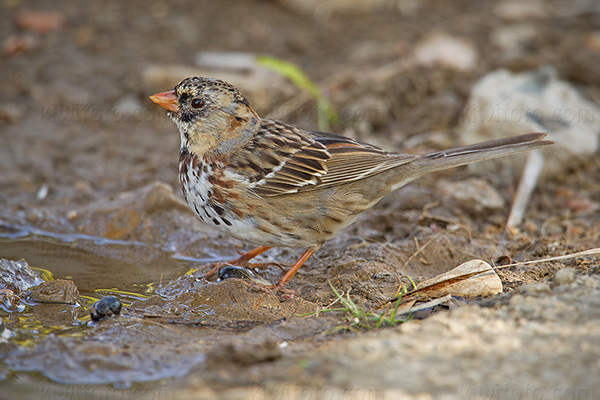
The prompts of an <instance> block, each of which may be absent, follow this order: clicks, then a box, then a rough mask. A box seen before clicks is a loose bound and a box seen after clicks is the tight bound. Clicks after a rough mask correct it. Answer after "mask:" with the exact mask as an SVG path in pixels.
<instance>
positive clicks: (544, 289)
mask: <svg viewBox="0 0 600 400" xmlns="http://www.w3.org/2000/svg"><path fill="white" fill-rule="evenodd" d="M519 293H521V294H524V295H526V296H535V295H537V294H541V293H552V291H551V290H550V285H548V284H547V283H531V284H528V285H523V286H521V287H520V288H519Z"/></svg>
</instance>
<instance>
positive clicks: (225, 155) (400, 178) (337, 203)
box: [150, 78, 553, 287]
mask: <svg viewBox="0 0 600 400" xmlns="http://www.w3.org/2000/svg"><path fill="white" fill-rule="evenodd" d="M150 99H152V101H153V102H155V103H157V104H159V105H161V106H162V107H164V108H166V109H167V110H168V113H167V114H168V115H169V117H170V118H171V119H172V120H173V121H174V122H175V124H176V125H177V128H179V134H180V136H181V150H180V152H179V181H180V182H181V188H182V189H183V194H184V196H185V199H186V201H187V203H188V204H189V205H190V207H191V208H192V210H193V211H194V212H195V213H196V215H197V216H198V217H199V218H200V219H201V220H202V221H204V222H206V223H208V224H211V225H213V226H215V227H216V228H218V229H220V230H222V231H224V232H226V233H228V234H230V235H231V236H233V237H235V238H237V239H242V240H247V241H249V242H252V243H255V244H258V245H261V247H258V248H257V249H255V250H252V251H250V252H248V253H246V254H244V255H242V256H241V257H240V258H238V259H237V260H235V261H233V262H231V263H229V264H231V265H238V266H247V265H248V261H249V260H250V259H251V258H253V257H255V256H257V255H259V254H261V253H263V252H265V251H267V250H268V249H270V248H271V247H274V246H282V247H301V248H305V249H307V250H306V251H305V252H304V254H303V255H302V256H301V257H300V259H299V260H298V261H297V262H296V263H295V264H294V266H293V267H292V268H291V269H290V270H289V271H288V272H287V273H286V274H285V275H284V276H283V278H281V280H280V281H279V283H278V284H277V285H276V287H283V286H285V285H286V284H287V282H289V280H290V279H291V278H292V276H294V274H295V273H296V272H297V271H298V269H299V268H300V267H301V266H302V264H304V263H305V262H306V260H307V259H308V258H309V257H310V256H311V255H312V254H314V252H315V251H317V250H318V249H319V248H320V247H321V246H322V245H323V243H325V242H326V241H327V240H329V239H331V238H332V237H333V236H334V235H335V234H336V233H337V232H338V231H339V230H341V229H343V228H345V227H347V226H348V225H350V224H351V223H352V222H354V220H356V218H357V217H358V215H359V214H360V213H361V212H363V211H365V210H367V209H369V208H371V207H373V206H374V205H375V204H376V203H377V202H378V201H379V200H381V198H382V197H383V196H385V195H387V194H388V193H390V192H392V191H394V190H396V189H398V188H400V187H402V186H404V185H406V184H407V183H409V182H411V181H413V180H414V179H416V178H418V177H420V176H421V175H423V174H426V173H428V172H432V171H440V170H444V169H448V168H453V167H457V166H460V165H465V164H470V163H474V162H477V161H483V160H489V159H492V158H497V157H503V156H506V155H509V154H515V153H519V152H523V151H527V150H532V149H536V148H539V147H543V146H547V145H549V144H552V143H553V142H551V141H547V140H542V139H543V138H544V136H546V135H545V134H543V133H530V134H526V135H521V136H515V137H511V138H506V139H501V140H494V141H490V142H485V143H480V144H476V145H471V146H465V147H459V148H455V149H451V150H445V151H437V152H434V153H429V154H424V155H411V154H400V153H392V152H387V151H385V150H383V149H380V148H379V147H376V146H373V145H370V144H366V143H361V142H358V141H356V140H354V139H350V138H347V137H344V136H340V135H336V134H333V133H324V132H311V131H305V130H303V129H300V128H297V127H295V126H293V125H290V124H286V123H284V122H279V121H273V120H269V119H262V118H261V117H259V116H258V115H257V114H256V112H255V111H254V110H253V109H252V107H251V106H250V104H249V103H248V101H247V100H246V99H245V98H244V96H242V94H241V93H240V92H239V91H238V90H237V89H236V88H235V87H233V86H232V85H230V84H228V83H226V82H223V81H220V80H217V79H209V78H187V79H184V80H183V81H181V82H180V83H179V84H177V86H175V89H174V90H171V91H169V92H164V93H158V94H155V95H153V96H151V97H150Z"/></svg>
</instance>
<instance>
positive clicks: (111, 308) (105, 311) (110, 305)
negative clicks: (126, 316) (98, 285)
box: [90, 296, 121, 321]
mask: <svg viewBox="0 0 600 400" xmlns="http://www.w3.org/2000/svg"><path fill="white" fill-rule="evenodd" d="M120 313H121V300H119V299H118V298H117V297H115V296H106V297H103V298H101V299H100V300H98V301H97V302H95V303H94V304H92V308H91V309H90V316H91V317H92V320H94V321H100V320H101V319H104V318H108V317H112V316H113V315H119V314H120Z"/></svg>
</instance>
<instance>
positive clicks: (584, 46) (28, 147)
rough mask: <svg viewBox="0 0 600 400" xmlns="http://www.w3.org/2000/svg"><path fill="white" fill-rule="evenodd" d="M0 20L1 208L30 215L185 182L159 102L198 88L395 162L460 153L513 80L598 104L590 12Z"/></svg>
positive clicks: (365, 10) (218, 12)
mask: <svg viewBox="0 0 600 400" xmlns="http://www.w3.org/2000/svg"><path fill="white" fill-rule="evenodd" d="M1 7H2V8H1V13H0V37H1V39H2V54H3V56H2V57H1V59H0V69H1V71H2V73H1V75H0V83H1V85H2V88H3V90H2V92H1V93H0V124H1V125H0V135H1V139H2V144H3V146H2V149H1V150H0V151H2V157H0V168H1V169H2V171H3V173H2V177H0V185H1V188H2V201H3V203H4V204H7V205H10V206H11V207H16V208H17V209H19V208H26V207H27V204H29V202H30V201H31V200H35V195H37V193H38V191H39V190H40V188H42V186H43V185H46V186H47V187H48V195H47V196H46V198H45V202H44V203H43V205H48V204H50V203H53V202H55V201H56V202H78V203H79V202H82V201H89V200H90V199H92V198H93V197H94V196H97V195H98V193H99V192H102V193H118V192H121V191H123V190H126V189H131V188H132V187H135V186H139V185H142V184H145V183H148V182H149V181H152V180H155V179H160V180H164V181H167V182H175V181H176V180H175V170H176V168H175V165H176V161H177V160H176V156H175V154H176V153H177V148H178V135H177V134H176V133H175V132H174V130H173V127H172V126H171V125H170V121H168V120H167V119H166V118H164V113H162V111H161V110H159V109H157V107H155V106H153V105H152V104H151V103H150V101H149V100H148V96H149V95H151V94H153V93H155V92H157V91H164V90H168V89H170V88H171V87H172V86H173V85H174V84H176V83H177V82H178V81H179V80H180V79H183V78H185V77H187V76H190V75H205V76H212V77H217V78H222V79H225V80H229V81H231V83H233V84H234V85H237V86H239V87H240V89H241V90H242V92H243V93H244V94H245V95H246V96H247V97H248V98H249V99H250V100H251V102H252V104H253V105H254V107H255V108H256V109H257V110H258V112H259V113H260V114H261V115H262V116H270V117H277V118H280V119H284V120H287V121H289V122H292V123H296V124H299V125H301V126H302V127H304V128H312V129H317V128H319V127H321V128H323V127H328V128H330V130H333V131H335V132H338V133H343V134H346V135H350V136H353V137H357V138H360V139H362V140H370V141H372V142H374V143H376V144H379V145H382V146H385V147H387V148H390V149H394V150H405V149H406V147H409V148H412V149H413V150H414V151H418V150H420V146H421V145H422V144H423V143H424V142H428V144H427V145H426V146H425V147H430V146H433V147H443V146H446V145H452V144H456V143H458V142H461V140H460V138H457V137H456V136H455V134H456V132H455V128H456V127H457V126H458V125H459V124H460V123H461V116H464V112H465V105H466V104H467V102H468V100H469V96H470V94H471V89H472V87H473V86H474V85H475V84H476V82H477V81H478V80H479V79H480V78H482V77H484V76H485V75H486V74H487V73H489V72H491V71H494V70H497V69H501V68H506V69H509V70H511V71H513V72H519V71H528V70H533V69H536V68H538V67H540V66H546V65H550V66H552V67H553V68H555V69H556V74H557V76H558V77H560V79H563V80H566V81H568V82H569V83H570V84H571V85H574V86H576V87H577V90H579V91H580V92H582V93H583V94H584V95H585V96H586V97H587V98H588V99H590V100H591V101H593V102H596V103H597V102H598V99H600V94H599V89H598V85H599V80H600V75H599V74H598V73H597V65H598V63H599V62H600V30H599V29H600V28H599V21H598V19H599V18H600V17H599V16H598V4H597V3H596V2H595V1H592V0H590V1H585V0H579V1H576V2H572V1H566V0H565V1H560V0H555V1H541V0H540V1H535V0H532V1H526V2H522V1H513V0H505V1H478V2H476V3H474V2H471V1H453V2H451V3H449V2H446V1H443V0H439V1H416V0H398V1H392V0H368V1H358V0H346V1H342V0H338V1H334V0H331V1H326V2H322V1H321V2H320V1H301V0H260V1H259V0H256V1H230V2H227V3H215V2H211V1H193V2H191V1H172V2H166V1H150V2H146V1H144V2H135V1H132V2H126V3H118V2H104V1H99V2H95V1H89V2H85V3H81V2H61V3H60V4H58V3H54V2H44V1H19V0H6V1H3V2H2V5H1ZM260 56H268V57H274V58H275V59H276V60H281V61H282V62H286V63H288V62H289V63H293V64H295V65H296V66H297V67H298V68H299V69H300V70H301V71H303V72H304V73H305V74H306V76H307V77H308V78H309V79H310V80H311V81H312V82H313V83H315V84H316V85H317V86H318V88H319V90H320V93H319V95H320V96H322V97H324V98H325V99H328V100H329V101H330V102H331V105H332V106H333V109H334V110H335V115H333V118H329V121H319V116H318V113H317V99H315V96H314V94H315V93H314V91H313V93H312V95H311V94H310V91H307V90H306V87H304V88H303V87H301V86H298V85H295V84H294V83H292V82H291V81H290V80H289V79H287V78H284V77H282V76H281V75H280V74H278V73H277V72H273V69H272V68H271V69H270V68H268V66H267V67H265V66H264V65H262V64H264V62H263V63H262V64H261V59H260ZM257 57H259V59H258V61H257ZM263 61H264V60H263ZM335 117H337V118H335ZM325 119H327V118H325ZM515 133H521V132H515ZM453 135H454V136H453ZM411 138H412V140H409V139H411ZM157 144H159V145H158V146H157ZM42 194H43V193H42ZM32 196H33V197H32Z"/></svg>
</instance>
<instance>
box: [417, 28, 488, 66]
mask: <svg viewBox="0 0 600 400" xmlns="http://www.w3.org/2000/svg"><path fill="white" fill-rule="evenodd" d="M413 58H414V62H415V63H416V64H417V65H424V66H431V65H440V66H443V67H448V68H452V69H456V70H459V71H470V70H472V69H473V68H475V66H476V65H477V59H478V54H477V50H476V49H475V46H473V44H472V43H470V42H468V41H466V40H464V39H459V38H456V37H453V36H450V35H448V34H442V33H435V34H432V35H430V36H428V37H426V38H425V39H424V40H423V41H421V42H420V43H419V44H418V45H417V47H416V49H415V51H414V54H413Z"/></svg>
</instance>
